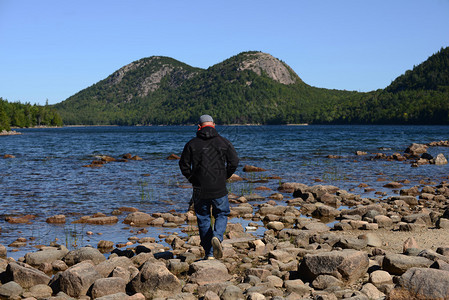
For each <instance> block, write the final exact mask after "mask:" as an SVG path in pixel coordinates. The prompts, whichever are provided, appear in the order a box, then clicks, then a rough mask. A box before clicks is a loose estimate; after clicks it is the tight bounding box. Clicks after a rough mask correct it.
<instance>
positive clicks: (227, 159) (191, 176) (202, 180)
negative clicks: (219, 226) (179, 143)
mask: <svg viewBox="0 0 449 300" xmlns="http://www.w3.org/2000/svg"><path fill="white" fill-rule="evenodd" d="M238 163H239V159H238V157H237V152H236V151H235V149H234V146H233V145H232V144H231V142H229V141H228V140H227V139H225V138H224V137H222V136H220V135H219V134H218V132H217V130H215V128H214V127H209V126H208V127H203V128H202V129H201V130H199V131H197V133H196V138H193V139H191V140H190V141H189V142H188V143H187V144H186V145H185V147H184V150H183V151H182V155H181V159H180V161H179V168H180V169H181V172H182V174H183V175H184V176H185V177H186V178H187V179H188V180H189V182H190V183H192V185H193V187H194V188H195V187H196V188H200V189H199V190H200V198H201V199H215V198H220V197H223V196H225V195H227V194H228V190H227V189H226V179H228V178H229V177H231V175H232V174H233V173H234V172H235V170H236V169H237V166H238Z"/></svg>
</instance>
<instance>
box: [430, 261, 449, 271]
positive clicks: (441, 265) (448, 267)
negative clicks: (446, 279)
mask: <svg viewBox="0 0 449 300" xmlns="http://www.w3.org/2000/svg"><path fill="white" fill-rule="evenodd" d="M430 267H431V268H433V269H439V270H444V271H449V263H447V262H445V261H442V260H437V261H435V262H434V263H433V264H432V265H431V266H430Z"/></svg>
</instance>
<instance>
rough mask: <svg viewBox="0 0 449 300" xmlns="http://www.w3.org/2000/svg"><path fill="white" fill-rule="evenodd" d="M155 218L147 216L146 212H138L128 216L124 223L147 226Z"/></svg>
mask: <svg viewBox="0 0 449 300" xmlns="http://www.w3.org/2000/svg"><path fill="white" fill-rule="evenodd" d="M153 220H154V218H153V217H152V216H150V215H149V214H146V213H144V212H140V211H136V212H133V213H130V214H129V215H128V216H126V218H125V220H124V221H123V223H125V224H130V225H132V226H145V225H148V224H149V223H150V222H151V221H153Z"/></svg>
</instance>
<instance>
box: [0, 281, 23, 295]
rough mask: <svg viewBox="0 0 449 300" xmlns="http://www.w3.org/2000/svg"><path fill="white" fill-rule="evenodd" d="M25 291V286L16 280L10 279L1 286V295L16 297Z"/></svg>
mask: <svg viewBox="0 0 449 300" xmlns="http://www.w3.org/2000/svg"><path fill="white" fill-rule="evenodd" d="M22 293H23V288H22V287H21V286H20V285H19V284H18V283H16V282H14V281H10V282H7V283H5V284H3V285H1V286H0V297H2V299H3V298H7V299H14V298H16V297H19V296H20V295H21V294H22Z"/></svg>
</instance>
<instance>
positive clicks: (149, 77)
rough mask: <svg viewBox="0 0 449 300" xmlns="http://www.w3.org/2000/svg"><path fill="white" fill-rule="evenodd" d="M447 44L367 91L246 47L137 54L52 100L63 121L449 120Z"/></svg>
mask: <svg viewBox="0 0 449 300" xmlns="http://www.w3.org/2000/svg"><path fill="white" fill-rule="evenodd" d="M448 60H449V50H448V48H445V49H441V50H440V51H439V52H438V53H436V54H434V55H433V56H431V57H430V58H429V59H428V60H427V61H425V62H424V63H422V64H420V65H418V66H416V67H415V68H414V69H413V70H412V71H407V72H406V73H405V74H404V75H402V76H400V77H398V78H397V79H396V80H395V81H393V82H392V84H391V85H390V86H389V87H387V88H386V89H385V90H377V91H373V92H369V93H359V92H349V91H339V90H329V89H324V88H316V87H312V86H309V85H307V84H306V83H304V82H303V81H302V80H301V78H300V77H299V76H298V75H297V74H296V73H295V72H294V71H293V70H292V69H291V68H290V67H289V66H288V65H287V64H285V63H284V62H282V61H280V60H278V59H276V58H274V57H272V56H271V55H269V54H266V53H262V52H255V51H253V52H244V53H240V54H238V55H236V56H233V57H231V58H229V59H227V60H225V61H223V62H221V63H218V64H216V65H214V66H212V67H210V68H208V69H206V70H205V69H200V68H194V67H191V66H189V65H186V64H184V63H182V62H179V61H177V60H174V59H172V58H168V57H160V56H154V57H149V58H144V59H141V60H138V61H135V62H133V63H131V64H129V65H127V66H124V67H123V68H121V69H119V70H118V71H116V72H114V73H113V74H111V75H110V76H109V77H107V78H106V79H104V80H102V81H100V82H98V83H96V84H94V85H92V86H91V87H88V88H86V89H84V90H82V91H80V92H78V93H77V94H75V95H73V96H71V97H70V98H68V99H67V100H65V101H63V102H61V103H59V104H56V105H55V108H56V109H57V110H58V111H59V112H60V114H61V116H62V118H63V120H64V123H65V124H86V125H89V124H92V125H93V124H118V125H137V124H143V125H146V124H191V123H194V122H195V121H196V120H197V118H198V116H199V115H200V114H203V113H209V114H211V115H213V116H214V117H215V120H216V121H217V123H221V124H233V123H238V124H247V123H257V124H283V123H320V124H331V123H339V124H354V123H361V124H391V123H401V124H449V117H448V113H449V93H448V91H449V88H448V87H449V80H448V72H449V71H448V70H449V68H448Z"/></svg>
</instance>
